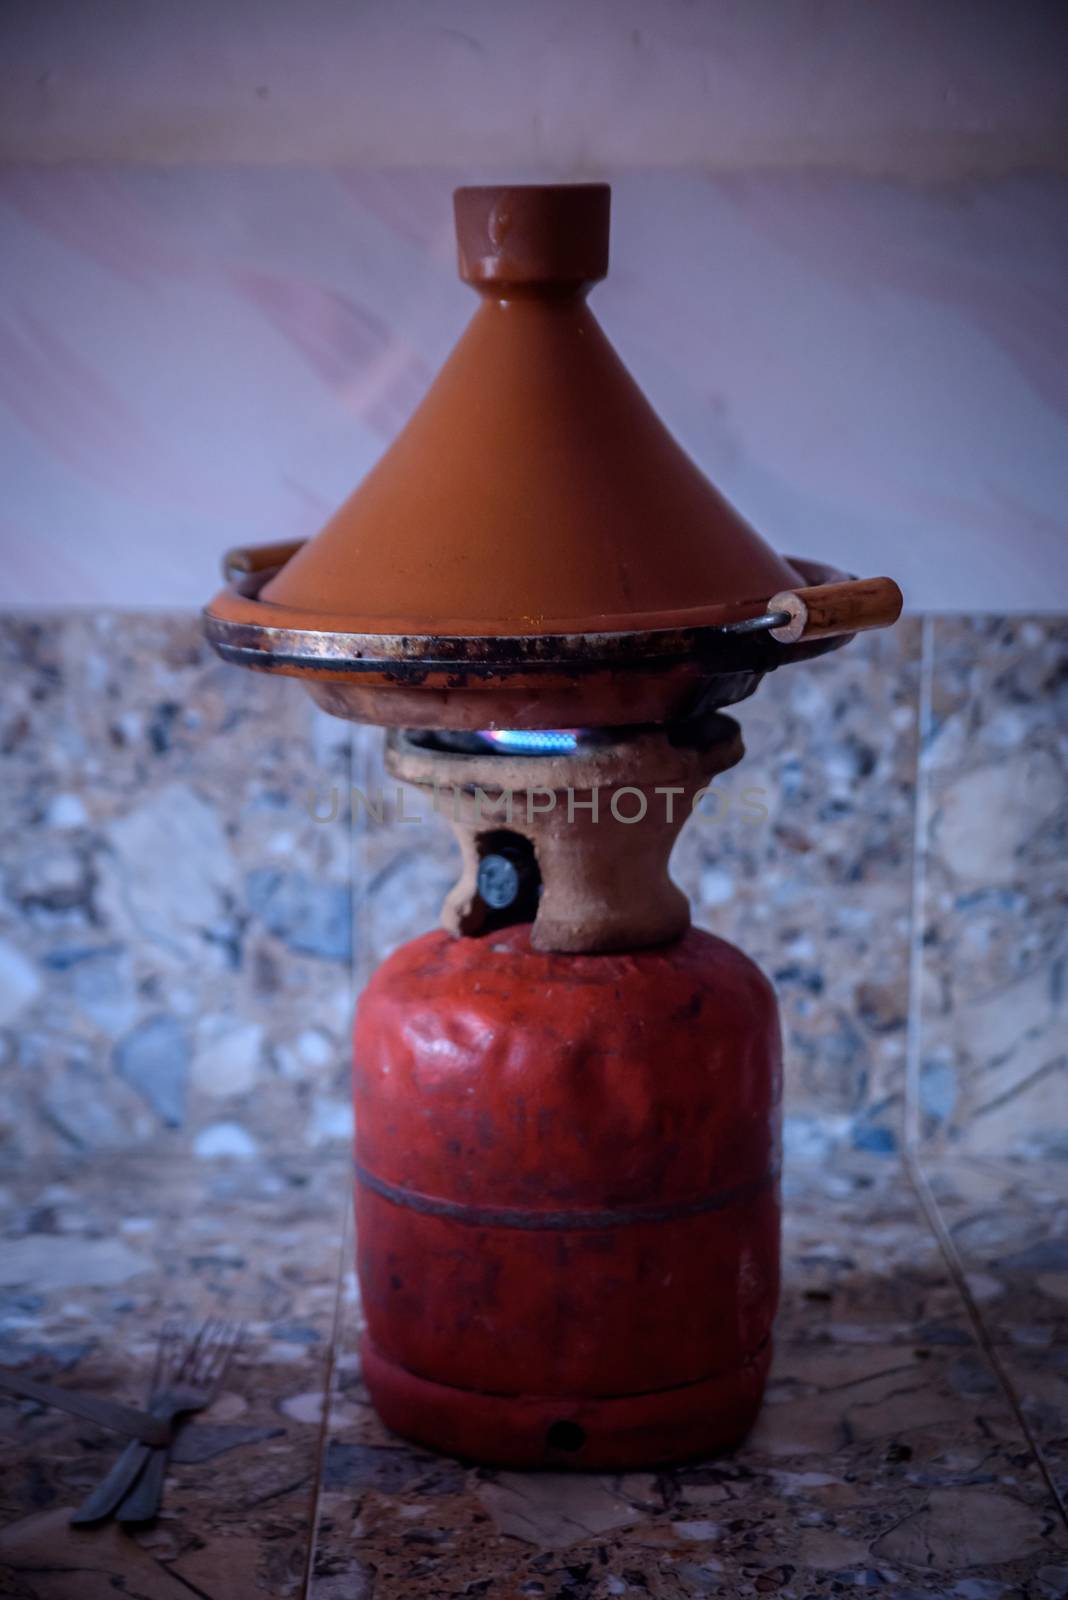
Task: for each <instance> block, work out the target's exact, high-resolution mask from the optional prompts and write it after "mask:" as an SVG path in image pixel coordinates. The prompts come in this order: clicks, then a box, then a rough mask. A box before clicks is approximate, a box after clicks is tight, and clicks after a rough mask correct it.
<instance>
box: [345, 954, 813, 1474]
mask: <svg viewBox="0 0 1068 1600" xmlns="http://www.w3.org/2000/svg"><path fill="white" fill-rule="evenodd" d="M780 1091H781V1067H780V1042H779V1027H778V1018H777V1011H776V1005H775V999H774V996H773V994H772V991H771V988H770V986H769V984H768V982H767V980H766V979H765V978H764V976H763V974H762V973H761V972H760V970H759V969H758V968H757V967H756V966H755V965H754V964H753V963H752V962H751V961H750V960H749V959H748V958H747V957H746V956H744V955H742V953H741V952H740V951H738V950H736V949H735V948H734V947H733V946H731V945H729V944H727V943H725V942H724V941H723V940H721V939H718V938H715V937H713V936H712V935H711V934H707V933H703V932H700V931H698V930H694V929H691V930H689V931H688V932H686V933H685V934H684V935H683V936H682V937H681V938H679V939H678V940H676V941H675V942H673V943H671V944H668V945H665V946H662V947H660V948H656V949H648V950H637V951H634V952H630V953H626V954H601V955H577V956H576V955H561V954H559V953H554V952H549V953H542V952H539V951H537V950H535V949H533V948H532V947H531V942H530V928H529V926H528V925H520V926H516V927H511V928H507V929H504V930H502V931H501V932H499V933H497V934H493V935H489V936H486V937H483V938H455V937H452V936H451V935H449V934H448V933H444V932H435V933H430V934H427V935H425V936H424V937H422V938H419V939H415V940H413V941H412V942H411V943H410V944H407V945H404V946H403V947H402V948H401V949H399V950H398V951H396V952H395V954H394V955H393V956H391V957H390V958H389V960H387V961H386V962H385V963H384V964H383V965H382V966H381V967H380V968H379V969H378V971H377V972H376V973H375V975H374V976H373V978H372V979H371V981H370V983H369V984H368V987H367V989H366V990H365V992H364V995H363V997H362V999H361V1001H360V1005H359V1008H358V1012H357V1020H356V1030H355V1099H356V1122H357V1136H356V1158H357V1180H358V1181H357V1229H358V1239H359V1244H358V1252H359V1276H360V1284H361V1289H362V1294H363V1300H364V1306H365V1312H366V1318H367V1333H366V1337H365V1340H364V1346H363V1359H364V1372H365V1377H366V1380H367V1383H368V1387H369V1388H370V1391H371V1394H372V1397H373V1399H374V1403H375V1405H376V1407H377V1409H378V1411H379V1413H380V1414H381V1416H382V1418H383V1420H384V1421H385V1422H386V1423H387V1425H389V1426H390V1427H392V1428H394V1429H395V1430H396V1431H397V1432H398V1433H401V1434H405V1435H407V1436H408V1437H410V1438H413V1439H416V1440H419V1441H421V1442H422V1443H424V1444H428V1445H432V1446H436V1447H437V1448H439V1449H442V1450H446V1451H448V1452H450V1453H454V1454H458V1455H461V1456H470V1457H474V1458H477V1459H479V1460H483V1461H489V1462H496V1463H501V1464H510V1465H516V1466H537V1465H549V1464H552V1465H557V1466H560V1465H568V1466H576V1467H583V1466H589V1467H626V1466H630V1465H634V1464H637V1463H642V1464H649V1463H652V1462H657V1461H666V1460H670V1459H679V1458H682V1457H685V1456H688V1455H694V1454H697V1453H699V1452H704V1451H708V1450H712V1449H716V1448H718V1447H722V1446H726V1445H729V1444H731V1443H734V1442H736V1441H737V1440H738V1439H740V1438H741V1437H742V1436H743V1435H744V1434H745V1432H746V1431H747V1429H748V1428H749V1426H750V1424H751V1423H752V1421H753V1419H754V1417H755V1415H756V1411H757V1409H758V1406H759V1403H760V1398H761V1394H762V1391H763V1387H764V1381H765V1377H766V1373H767V1368H768V1362H769V1359H770V1350H771V1325H772V1319H773V1317H774V1314H775V1307H776V1301H777V1296H778V1283H779V1195H778V1170H779V1150H780Z"/></svg>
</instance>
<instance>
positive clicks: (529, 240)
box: [453, 183, 612, 293]
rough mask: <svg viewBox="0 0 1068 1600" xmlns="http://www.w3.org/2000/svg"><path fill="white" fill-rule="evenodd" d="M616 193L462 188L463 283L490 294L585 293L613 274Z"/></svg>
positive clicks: (578, 186)
mask: <svg viewBox="0 0 1068 1600" xmlns="http://www.w3.org/2000/svg"><path fill="white" fill-rule="evenodd" d="M611 194H612V191H611V189H610V188H609V186H608V184H607V183H563V184H521V185H508V186H505V185H500V186H498V185H492V186H490V187H486V188H481V187H480V188H470V189H457V190H456V192H455V194H454V196H453V206H454V208H455V213H456V241H457V245H458V247H459V258H460V277H461V278H462V279H463V281H464V282H465V283H469V284H471V285H472V286H473V287H474V288H476V289H480V290H486V291H490V292H492V291H494V290H500V291H506V290H519V291H522V290H531V289H533V290H537V289H544V290H548V291H556V292H558V293H559V292H567V293H580V292H581V291H582V290H584V289H586V288H588V287H589V285H590V284H592V283H596V282H598V280H599V279H601V278H603V277H604V276H605V275H606V273H607V272H608V224H609V204H610V200H611Z"/></svg>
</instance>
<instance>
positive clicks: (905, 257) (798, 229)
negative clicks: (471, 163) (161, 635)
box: [0, 8, 1068, 612]
mask: <svg viewBox="0 0 1068 1600" xmlns="http://www.w3.org/2000/svg"><path fill="white" fill-rule="evenodd" d="M686 10H687V13H688V14H689V13H690V11H692V8H686ZM740 14H741V13H739V15H740ZM926 25H927V24H926V21H925V26H926ZM686 26H687V28H689V27H690V26H691V23H690V22H689V21H688V22H687V24H686ZM822 31H824V32H825V31H826V30H825V29H824V30H822ZM969 37H970V34H969ZM120 53H121V52H120ZM793 55H794V52H793V50H792V48H791V49H790V50H788V51H787V52H786V54H785V56H784V57H783V61H786V60H787V59H789V60H791V61H792V60H793ZM601 56H603V50H601V51H600V52H599V58H600V57H601ZM169 59H170V57H169V56H168V60H169ZM526 78H527V75H526V73H525V72H524V81H526ZM851 79H852V70H851ZM35 81H36V76H35ZM141 81H142V80H141V76H140V70H139V72H138V82H139V83H141ZM450 81H451V80H450ZM910 85H912V86H913V87H914V80H913V78H912V75H911V70H910ZM142 87H143V85H142ZM497 87H498V89H499V85H498V86H497ZM821 94H822V90H821ZM702 98H703V102H704V103H705V106H706V109H707V107H708V105H709V104H710V103H711V101H712V99H714V97H713V96H710V93H709V91H708V90H707V87H706V88H705V90H703V91H702ZM744 98H746V97H743V99H744ZM772 101H774V97H772ZM770 103H771V102H769V104H770ZM939 104H940V105H941V104H942V97H941V96H940V97H939ZM53 109H55V108H53ZM561 109H562V108H560V107H555V108H554V112H553V114H552V116H550V117H549V119H548V122H549V123H550V124H552V125H554V126H555V125H556V124H558V123H559V120H560V117H559V113H560V112H561ZM944 109H945V107H944V106H943V110H944ZM958 109H959V108H958ZM737 110H738V107H735V111H737ZM734 114H735V112H733V111H732V113H731V115H732V116H733V115H734ZM821 115H823V116H825V115H826V105H823V106H822V112H821ZM703 118H704V112H702V126H703V125H704V122H703ZM658 121H659V119H658ZM1014 126H1015V122H1014ZM298 132H299V129H298V126H297V124H296V123H294V122H293V121H292V120H290V122H289V125H288V129H287V133H288V136H289V137H293V136H295V135H296V134H297V133H298ZM651 132H652V130H651V129H650V128H648V127H646V128H643V130H642V132H641V135H640V142H641V144H642V145H643V146H644V145H645V144H647V142H648V139H649V138H650V137H651ZM543 133H545V130H543ZM545 137H547V138H551V135H549V134H547V133H545ZM539 138H540V136H539ZM490 149H492V147H491V146H489V145H487V150H490ZM259 159H260V158H259V157H257V160H259ZM586 159H587V161H588V160H589V159H590V157H589V155H588V147H587V156H586ZM764 159H766V157H765V158H764ZM566 170H567V174H568V177H569V178H574V177H578V176H581V175H582V169H581V168H579V169H578V170H576V169H575V167H574V164H573V163H569V164H568V166H567V169H566ZM590 175H592V176H594V177H598V178H600V177H603V176H604V170H603V169H602V168H599V167H598V168H597V169H596V170H594V171H593V172H592V174H590ZM500 176H501V173H500V168H499V167H498V168H496V169H494V170H491V171H490V172H489V173H488V174H487V173H486V172H485V171H482V172H472V171H467V172H465V171H456V172H450V171H445V170H430V169H425V168H424V169H414V170H403V169H402V170H380V171H376V170H368V169H367V168H353V169H348V170H346V169H330V168H301V169H300V170H284V169H279V168H267V167H262V166H259V167H256V166H254V167H251V168H250V167H247V166H246V167H243V168H242V167H212V166H197V167H186V168H182V167H163V168H159V169H155V170H152V169H137V168H129V167H122V166H119V167H116V166H113V165H108V164H106V163H104V164H100V165H87V166H82V167H78V166H71V165H67V164H59V165H55V166H52V165H48V164H44V165H41V166H30V167H18V166H6V167H2V168H0V256H2V258H3V261H4V274H5V286H6V288H7V293H6V294H5V296H4V300H3V303H2V304H0V465H2V469H3V476H4V500H3V505H2V506H0V548H2V550H3V556H4V561H3V579H4V582H5V583H6V585H7V586H8V594H7V598H8V600H9V601H11V602H15V603H18V604H21V605H84V604H92V605H104V606H107V605H112V606H116V607H123V608H126V609H129V608H136V607H140V606H157V605H174V606H177V605H182V606H189V607H191V608H192V607H195V606H198V605H200V604H202V603H203V600H204V598H205V597H206V596H207V595H209V594H210V593H211V591H212V587H213V585H214V583H215V579H216V573H217V569H218V559H219V552H220V550H221V548H222V547H223V546H224V545H226V544H243V543H248V544H254V543H260V542H264V541H266V540H269V539H278V538H300V537H302V536H304V535H308V534H311V533H314V532H315V531H316V530H317V529H318V528H319V527H320V526H321V525H322V523H323V522H324V521H325V520H326V518H327V517H328V516H329V515H330V513H331V512H332V510H333V509H334V507H335V506H337V505H338V504H339V503H340V502H341V501H342V499H344V497H345V496H346V495H347V494H348V493H349V492H350V490H351V488H352V486H353V484H354V483H356V482H358V481H359V480H360V478H361V477H362V476H363V475H364V473H365V472H366V471H367V469H368V468H369V467H370V466H371V465H372V464H373V463H374V461H375V460H376V458H377V457H378V456H379V455H380V454H381V452H382V450H383V449H384V448H385V447H386V445H387V444H388V443H389V442H390V441H391V440H392V439H393V437H394V436H395V435H396V433H397V431H398V430H399V428H400V427H401V425H402V424H403V423H404V422H405V421H406V420H407V418H408V416H409V415H410V413H411V411H412V410H413V409H414V407H415V405H416V404H417V403H418V401H419V400H420V399H421V397H422V395H423V393H424V392H425V390H426V387H427V385H428V383H429V382H430V379H431V377H432V376H433V374H434V372H435V371H436V370H437V369H438V367H439V366H440V365H441V362H442V360H443V359H444V357H445V355H446V354H447V352H448V350H449V348H450V347H451V345H452V343H453V342H454V340H455V339H456V337H457V336H458V334H459V333H460V331H461V329H462V328H463V326H464V324H465V322H466V321H467V319H468V318H469V317H470V315H471V313H472V309H473V306H474V301H473V297H472V295H471V292H470V290H468V289H465V288H464V287H463V285H461V284H460V283H459V282H458V281H457V277H456V257H455V240H454V235H453V225H452V209H451V191H452V188H453V185H454V184H455V183H462V182H465V181H468V182H470V181H472V180H473V181H476V182H477V181H481V182H487V181H488V182H494V181H500ZM543 176H544V173H543ZM612 185H613V199H612V215H613V222H612V269H611V272H610V274H609V277H608V279H607V281H606V282H605V283H603V284H601V285H599V286H598V288H597V290H596V292H595V294H594V296H593V301H592V305H593V309H594V312H595V314H596V316H597V317H598V318H599V319H600V320H601V321H602V322H603V325H604V328H605V330H606V332H607V333H608V335H609V337H610V338H611V339H612V340H613V342H614V343H615V344H616V346H617V348H618V350H619V353H620V355H621V356H622V358H623V359H624V361H626V363H627V364H628V366H629V367H630V368H631V370H632V371H633V373H634V375H635V377H636V378H637V379H638V381H639V382H640V383H641V385H642V387H643V388H644V389H645V390H646V392H647V394H648V395H649V398H650V400H651V401H652V402H653V404H654V405H655V407H656V408H657V410H658V411H659V412H660V414H661V415H662V416H663V418H664V419H665V421H666V422H667V424H668V425H669V427H670V428H671V429H672V430H673V432H674V433H675V434H676V435H677V437H678V438H679V439H680V441H681V442H682V443H683V445H684V446H685V448H686V449H687V450H688V451H689V452H690V453H691V454H692V455H693V457H694V459H695V460H696V461H697V463H698V464H699V465H700V467H701V468H702V470H704V471H706V472H707V473H708V474H709V475H710V477H711V478H712V479H713V481H714V482H715V483H716V484H717V485H719V487H720V488H721V489H722V490H723V492H724V493H725V494H726V495H727V496H728V498H729V499H730V500H731V501H732V502H733V503H735V504H736V505H738V506H739V508H740V509H741V510H742V511H743V512H744V514H745V515H746V516H747V517H749V518H750V519H751V520H752V522H753V524H754V526H756V527H758V528H759V529H760V530H761V532H762V533H764V534H765V536H766V537H767V538H768V539H769V541H770V542H771V543H772V544H773V545H774V546H775V547H776V548H777V549H786V550H794V551H796V552H797V553H799V554H813V555H816V556H819V557H820V558H821V559H823V560H827V561H830V562H832V563H835V564H837V565H838V566H841V567H843V568H845V569H846V570H848V571H857V572H868V573H877V572H881V571H882V570H883V569H884V566H886V565H888V564H891V552H892V557H893V560H892V567H893V574H894V576H895V577H896V578H897V579H898V581H899V582H900V584H901V585H902V588H903V589H904V591H905V593H906V595H907V596H908V601H909V604H910V606H912V607H915V608H917V609H922V610H927V611H942V610H945V611H960V610H969V611H997V612H1001V611H1006V612H1009V611H1013V612H1028V611H1035V610H1040V609H1042V608H1044V607H1046V606H1048V605H1050V604H1051V603H1052V604H1055V605H1059V606H1060V608H1061V609H1064V607H1065V605H1066V603H1068V600H1066V596H1068V541H1066V540H1065V519H1064V485H1063V471H1062V463H1063V461H1064V457H1065V453H1066V450H1068V390H1066V386H1065V378H1064V366H1063V363H1062V362H1061V361H1060V360H1059V359H1058V358H1057V355H1056V351H1057V350H1058V349H1059V348H1061V347H1062V346H1063V344H1064V329H1065V322H1066V309H1065V285H1066V283H1068V227H1066V218H1068V205H1066V204H1065V196H1066V190H1068V178H1066V177H1064V176H1062V175H1059V174H1057V173H1054V172H1046V173H1041V172H1026V173H1005V174H1004V175H1003V176H1000V177H986V178H980V177H974V176H970V177H967V178H965V177H961V178H959V179H957V180H956V181H947V182H943V183H940V184H923V183H919V182H916V181H909V180H906V179H903V178H901V177H897V178H894V177H891V176H889V175H887V176H884V177H881V178H878V179H877V178H873V177H865V176H862V175H860V174H858V173H857V172H855V171H821V170H818V168H817V167H812V166H810V167H808V169H807V170H800V171H790V172H783V171H775V170H769V169H764V170H752V171H745V172H735V173H730V172H718V173H717V172H707V171H701V170H695V169H693V168H691V169H688V170H687V169H679V170H662V171H657V172H645V173H642V172H622V173H616V174H613V176H612ZM668 241H670V248H669V247H668ZM1009 551H1011V552H1012V553H1013V558H1012V559H1011V560H1010V559H1007V552H1009ZM1058 595H1059V598H1056V599H1053V598H1051V597H1053V596H1058Z"/></svg>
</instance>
